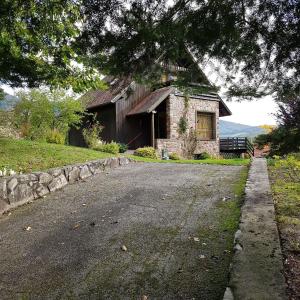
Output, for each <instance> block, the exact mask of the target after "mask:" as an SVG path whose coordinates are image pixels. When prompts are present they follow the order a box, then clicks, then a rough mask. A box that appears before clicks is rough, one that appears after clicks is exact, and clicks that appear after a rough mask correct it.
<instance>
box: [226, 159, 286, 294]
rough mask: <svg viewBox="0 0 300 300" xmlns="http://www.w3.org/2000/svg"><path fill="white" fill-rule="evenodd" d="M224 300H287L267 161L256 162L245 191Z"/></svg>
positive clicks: (254, 160)
mask: <svg viewBox="0 0 300 300" xmlns="http://www.w3.org/2000/svg"><path fill="white" fill-rule="evenodd" d="M234 252H235V254H234V257H233V262H232V266H231V271H230V281H229V286H228V287H227V289H226V291H225V294H224V297H223V299H224V300H232V299H238V300H239V299H243V300H248V299H249V300H250V299H270V300H271V299H272V300H276V299H287V296H286V283H285V278H284V275H283V263H282V253H281V247H280V240H279V234H278V229H277V224H276V221H275V209H274V203H273V199H272V194H271V190H270V183H269V177H268V171H267V163H266V159H263V158H254V159H253V161H252V164H251V167H250V171H249V177H248V180H247V183H246V188H245V202H244V205H243V207H242V213H241V220H240V225H239V230H238V231H237V232H236V234H235V239H234Z"/></svg>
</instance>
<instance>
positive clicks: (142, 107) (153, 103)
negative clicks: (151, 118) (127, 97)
mask: <svg viewBox="0 0 300 300" xmlns="http://www.w3.org/2000/svg"><path fill="white" fill-rule="evenodd" d="M173 90H174V88H173V87H170V86H168V87H164V88H161V89H158V90H155V91H154V92H152V93H151V94H150V95H148V96H147V97H145V98H144V99H143V100H142V101H141V102H139V103H138V104H137V105H136V106H135V107H134V108H133V109H132V110H131V111H130V112H129V113H128V114H127V116H131V115H137V114H142V113H150V112H151V111H153V110H154V109H155V108H156V107H157V106H158V105H159V104H160V103H161V102H162V101H164V100H165V99H166V98H167V97H168V96H169V95H170V94H171V93H172V91H173Z"/></svg>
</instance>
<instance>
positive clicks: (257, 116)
mask: <svg viewBox="0 0 300 300" xmlns="http://www.w3.org/2000/svg"><path fill="white" fill-rule="evenodd" d="M225 103H226V104H227V106H228V107H229V109H230V110H231V112H232V115H231V116H228V117H223V118H222V120H225V121H230V122H235V123H241V124H246V125H251V126H258V125H264V124H267V125H276V118H275V117H274V115H273V114H274V113H276V111H277V105H276V103H275V101H274V100H273V99H272V97H271V96H267V97H264V98H261V99H259V100H253V101H242V102H232V101H230V102H229V101H225Z"/></svg>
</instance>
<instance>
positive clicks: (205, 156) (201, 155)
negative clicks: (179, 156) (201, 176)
mask: <svg viewBox="0 0 300 300" xmlns="http://www.w3.org/2000/svg"><path fill="white" fill-rule="evenodd" d="M210 158H211V156H210V155H209V154H208V153H207V152H202V153H200V154H198V155H197V159H201V160H202V159H210Z"/></svg>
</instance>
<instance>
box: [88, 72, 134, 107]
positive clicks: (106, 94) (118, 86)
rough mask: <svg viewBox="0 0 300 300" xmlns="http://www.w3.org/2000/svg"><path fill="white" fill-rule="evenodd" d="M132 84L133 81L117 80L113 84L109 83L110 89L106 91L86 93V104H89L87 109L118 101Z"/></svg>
mask: <svg viewBox="0 0 300 300" xmlns="http://www.w3.org/2000/svg"><path fill="white" fill-rule="evenodd" d="M130 83H131V80H129V79H127V78H125V79H124V78H122V79H115V80H112V81H111V82H108V85H109V86H110V87H109V89H108V90H106V91H100V90H95V91H90V92H88V93H86V94H85V95H84V96H83V98H84V99H85V102H86V103H87V106H86V108H87V109H92V108H96V107H98V106H101V105H104V104H108V103H112V102H114V101H115V100H117V98H118V96H119V95H120V94H122V92H124V91H125V90H126V88H127V87H128V86H129V85H130Z"/></svg>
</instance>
